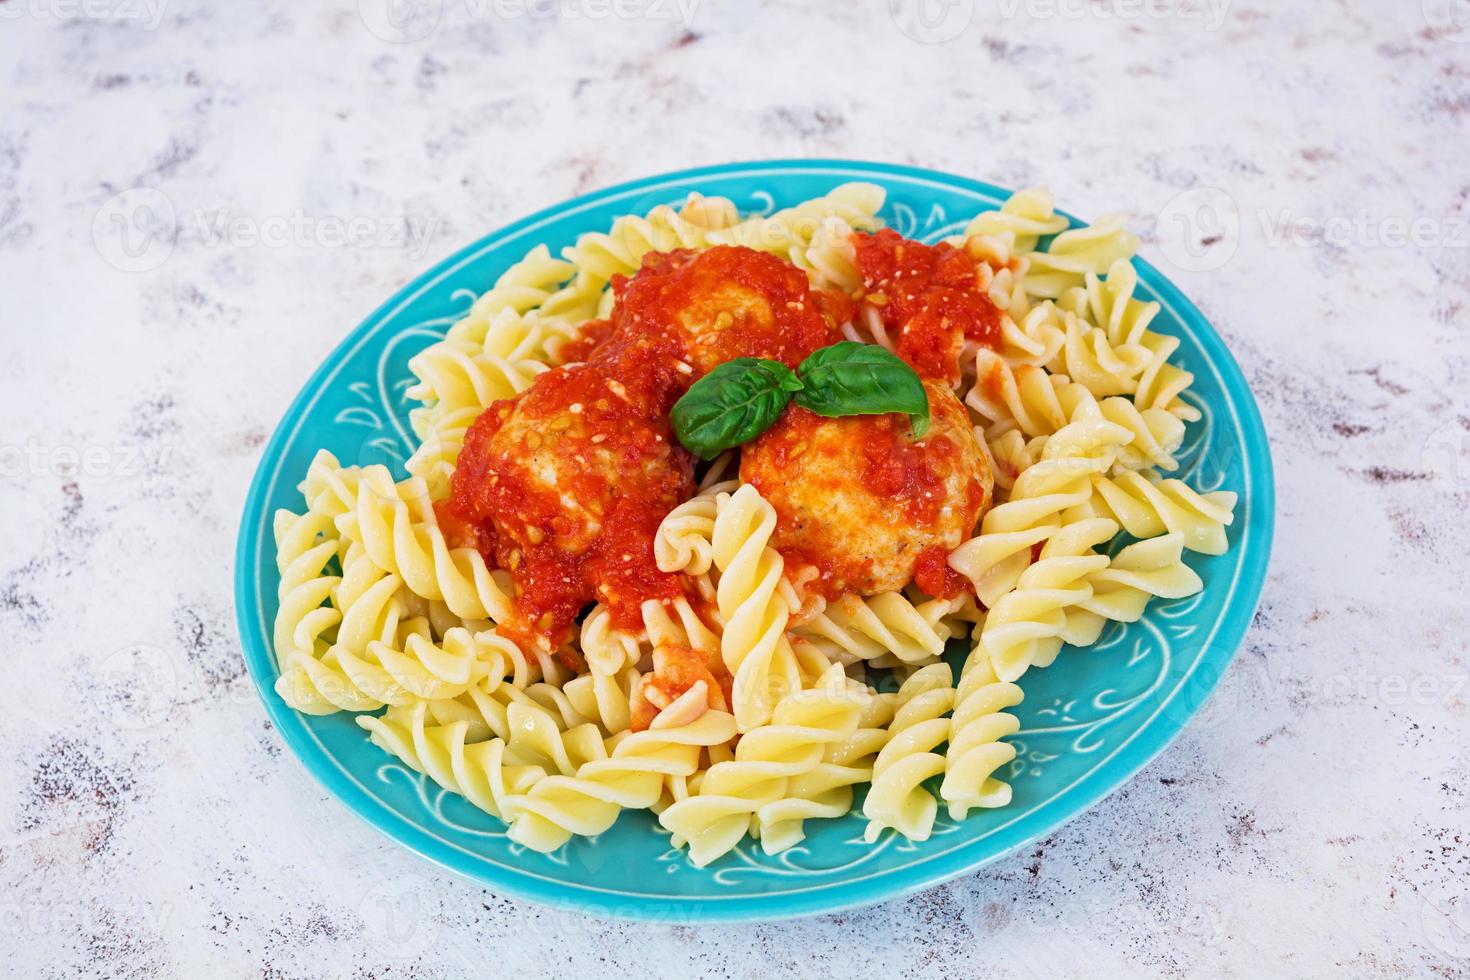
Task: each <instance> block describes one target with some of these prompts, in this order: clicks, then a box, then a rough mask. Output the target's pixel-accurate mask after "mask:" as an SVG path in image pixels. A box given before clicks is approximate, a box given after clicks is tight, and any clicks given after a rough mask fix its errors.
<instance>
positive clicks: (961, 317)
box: [853, 228, 1001, 384]
mask: <svg viewBox="0 0 1470 980" xmlns="http://www.w3.org/2000/svg"><path fill="white" fill-rule="evenodd" d="M853 245H854V248H855V249H856V252H857V267H858V272H859V273H860V274H861V275H862V279H863V290H864V294H863V297H862V298H863V300H864V301H866V302H867V303H869V304H870V305H872V306H873V307H874V308H875V309H876V310H877V311H878V315H879V317H880V318H881V319H882V321H883V325H884V326H885V327H887V328H888V329H889V330H890V331H891V332H893V333H894V334H896V335H897V336H898V338H899V340H898V347H897V351H896V353H897V354H898V355H899V356H900V357H902V358H903V359H904V360H906V361H908V362H909V364H910V365H911V366H912V367H913V369H914V370H915V371H917V372H918V373H919V376H920V377H925V378H934V379H936V380H944V381H948V382H949V383H950V384H958V383H959V380H960V366H959V357H960V352H961V350H962V349H963V348H964V344H965V342H966V341H971V342H974V343H977V344H983V345H985V346H987V347H995V346H996V345H997V344H999V342H1000V324H1001V312H1000V310H999V309H998V308H997V307H996V306H995V304H994V303H992V302H991V301H990V297H989V296H987V295H986V294H985V293H984V292H982V291H981V290H980V288H979V281H978V279H977V275H976V271H977V270H976V266H975V260H974V259H972V258H971V257H970V256H969V254H968V253H966V251H965V250H964V249H961V248H955V247H954V246H953V245H947V244H944V243H940V244H938V245H925V244H923V243H922V242H916V241H911V240H910V239H907V238H904V237H903V236H901V235H899V234H898V233H897V232H895V231H893V230H892V229H888V228H884V229H882V230H881V231H878V232H877V233H875V234H866V233H863V232H857V233H855V234H854V236H853Z"/></svg>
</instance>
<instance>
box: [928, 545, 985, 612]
mask: <svg viewBox="0 0 1470 980" xmlns="http://www.w3.org/2000/svg"><path fill="white" fill-rule="evenodd" d="M914 583H915V584H916V585H918V587H919V588H921V589H923V590H924V592H925V594H926V595H931V596H934V597H935V598H936V599H953V598H954V597H955V596H957V595H959V594H960V593H962V592H973V591H974V590H975V586H974V583H972V582H971V581H970V580H969V579H967V578H965V576H963V575H961V574H960V573H959V572H957V571H955V570H954V569H953V568H950V567H949V549H948V548H946V547H944V546H943V545H932V546H930V547H928V548H925V549H924V550H923V551H921V552H919V563H918V565H917V566H916V567H915V568H914Z"/></svg>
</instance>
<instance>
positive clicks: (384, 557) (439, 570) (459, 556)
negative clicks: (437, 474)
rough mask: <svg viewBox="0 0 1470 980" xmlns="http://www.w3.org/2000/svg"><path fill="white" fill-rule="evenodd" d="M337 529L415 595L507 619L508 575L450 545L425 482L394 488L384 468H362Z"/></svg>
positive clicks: (459, 610)
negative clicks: (352, 500) (353, 497)
mask: <svg viewBox="0 0 1470 980" xmlns="http://www.w3.org/2000/svg"><path fill="white" fill-rule="evenodd" d="M410 505H412V506H410ZM337 527H338V530H339V531H340V532H341V533H342V536H343V537H344V538H347V539H349V540H354V541H358V542H360V543H361V544H362V545H363V547H364V548H365V549H366V551H367V554H368V556H369V557H370V558H371V559H372V560H373V562H374V563H376V564H377V565H378V567H379V568H382V569H383V570H384V571H389V572H393V573H394V574H396V575H398V576H400V577H401V578H402V579H403V581H404V584H405V585H407V587H408V588H409V589H410V590H411V591H412V592H413V593H414V594H415V595H418V596H421V597H423V598H425V599H438V600H443V602H444V603H445V605H447V606H448V607H449V609H450V611H451V612H453V613H454V615H456V616H461V617H463V618H465V619H490V620H493V621H495V622H502V621H504V619H505V618H506V617H507V616H508V615H509V613H510V589H511V583H510V580H509V576H508V575H506V573H505V572H503V571H496V572H492V571H491V570H490V569H489V568H487V567H486V565H485V559H484V558H483V557H482V556H481V555H480V553H479V552H478V551H476V550H475V549H473V548H456V549H451V548H450V547H449V545H448V543H447V542H446V541H445V539H444V533H443V532H442V531H440V530H439V526H438V521H437V519H436V518H435V516H434V507H433V504H432V502H431V499H430V497H429V492H428V485H427V484H426V483H425V482H424V481H423V480H421V479H419V478H417V477H411V478H409V479H407V480H404V481H403V482H402V483H399V484H395V483H394V482H393V478H392V477H391V476H389V474H388V470H387V468H386V467H383V466H369V467H365V468H364V469H363V470H362V473H361V477H360V481H359V485H358V488H357V493H356V501H355V505H354V507H353V509H352V510H351V511H349V512H347V513H345V514H343V515H341V516H340V517H338V518H337Z"/></svg>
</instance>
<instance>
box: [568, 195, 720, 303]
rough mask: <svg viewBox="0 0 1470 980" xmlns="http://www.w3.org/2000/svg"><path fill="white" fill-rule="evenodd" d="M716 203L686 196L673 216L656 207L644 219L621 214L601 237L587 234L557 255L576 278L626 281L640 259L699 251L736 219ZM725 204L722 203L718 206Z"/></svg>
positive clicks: (664, 206)
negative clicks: (684, 250)
mask: <svg viewBox="0 0 1470 980" xmlns="http://www.w3.org/2000/svg"><path fill="white" fill-rule="evenodd" d="M719 201H723V199H718V198H700V197H698V196H691V201H690V203H689V204H686V205H685V206H684V207H683V208H682V209H680V210H678V211H676V210H674V209H673V208H672V207H669V206H668V205H667V204H660V205H659V206H658V207H655V208H654V209H653V210H652V211H649V212H648V214H647V215H644V216H639V215H627V216H625V217H622V218H619V219H618V220H617V221H615V222H613V226H612V228H611V229H610V230H609V231H608V232H606V233H602V232H590V233H588V234H585V235H582V236H580V237H579V238H578V239H577V243H576V244H575V245H572V246H570V247H568V248H566V249H563V250H562V255H563V256H564V257H565V258H566V259H567V261H568V262H570V263H572V264H573V265H574V266H575V267H576V269H577V274H578V276H579V277H582V276H585V277H586V278H588V279H590V280H592V281H595V282H598V283H607V282H610V281H611V280H612V277H613V276H619V275H621V276H626V275H631V274H632V273H634V272H636V271H637V270H638V267H639V266H640V265H642V264H643V256H645V255H647V254H648V253H649V252H668V251H672V250H674V249H678V248H702V247H704V246H705V245H707V244H709V242H710V233H711V232H712V231H715V230H718V229H721V228H724V227H726V226H727V225H728V224H729V223H732V222H733V219H734V218H735V217H736V215H735V213H734V208H733V205H731V206H728V207H720V206H716V205H715V203H714V202H719ZM723 203H724V204H725V205H729V202H728V201H724V202H723Z"/></svg>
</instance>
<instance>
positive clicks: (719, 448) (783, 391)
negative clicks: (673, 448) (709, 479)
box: [671, 341, 929, 459]
mask: <svg viewBox="0 0 1470 980" xmlns="http://www.w3.org/2000/svg"><path fill="white" fill-rule="evenodd" d="M793 396H794V397H795V398H796V403H797V404H798V405H800V406H801V407H803V408H805V409H808V410H809V411H812V412H815V413H817V414H818V415H824V416H827V417H828V418H841V417H843V416H846V415H883V414H886V413H888V412H902V413H904V414H905V415H907V416H909V418H910V420H911V423H912V425H913V432H914V438H915V439H918V438H922V437H923V435H924V433H925V432H927V431H928V430H929V396H928V395H927V394H926V393H925V392H924V383H923V382H922V381H920V380H919V376H918V375H917V374H915V373H914V369H913V368H911V367H909V366H908V365H907V364H905V363H904V362H903V361H902V360H900V359H899V358H898V357H896V356H895V355H894V354H892V353H891V352H889V351H888V350H886V349H885V348H882V347H879V346H877V345H874V344H859V343H855V342H853V341H843V342H842V343H840V344H833V345H832V346H831V347H823V348H822V349H821V350H819V351H816V352H815V353H813V354H812V355H811V356H810V357H808V358H807V359H806V360H804V361H802V362H801V364H800V366H798V367H797V369H796V372H795V373H792V371H791V369H790V368H788V367H787V366H786V365H784V364H782V363H781V362H780V361H771V360H766V359H764V358H759V357H738V358H736V359H735V360H733V361H727V362H725V363H724V364H721V365H720V366H719V367H717V368H715V369H714V370H713V371H711V372H710V373H709V374H707V375H705V376H704V377H703V378H700V379H699V380H698V381H696V382H695V383H694V384H693V385H692V386H691V387H690V388H689V390H688V391H686V392H685V393H684V396H683V397H682V398H680V399H679V400H678V401H677V402H675V403H674V408H673V411H672V413H671V418H672V420H673V423H674V433H675V434H676V435H677V436H678V437H679V441H680V442H681V443H683V444H684V448H685V449H688V450H689V451H690V452H692V453H694V454H695V455H697V456H699V457H700V458H702V459H713V458H714V457H715V456H717V455H719V454H720V453H721V452H723V451H724V450H726V449H730V448H732V447H734V446H739V445H742V444H743V443H746V442H749V441H750V440H752V439H754V438H755V437H756V436H758V435H760V434H761V433H762V432H765V431H766V430H767V429H769V428H770V427H771V426H773V425H775V424H776V420H777V419H779V418H780V417H781V413H782V412H783V411H785V410H786V405H787V403H789V402H790V401H791V399H792V397H793Z"/></svg>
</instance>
